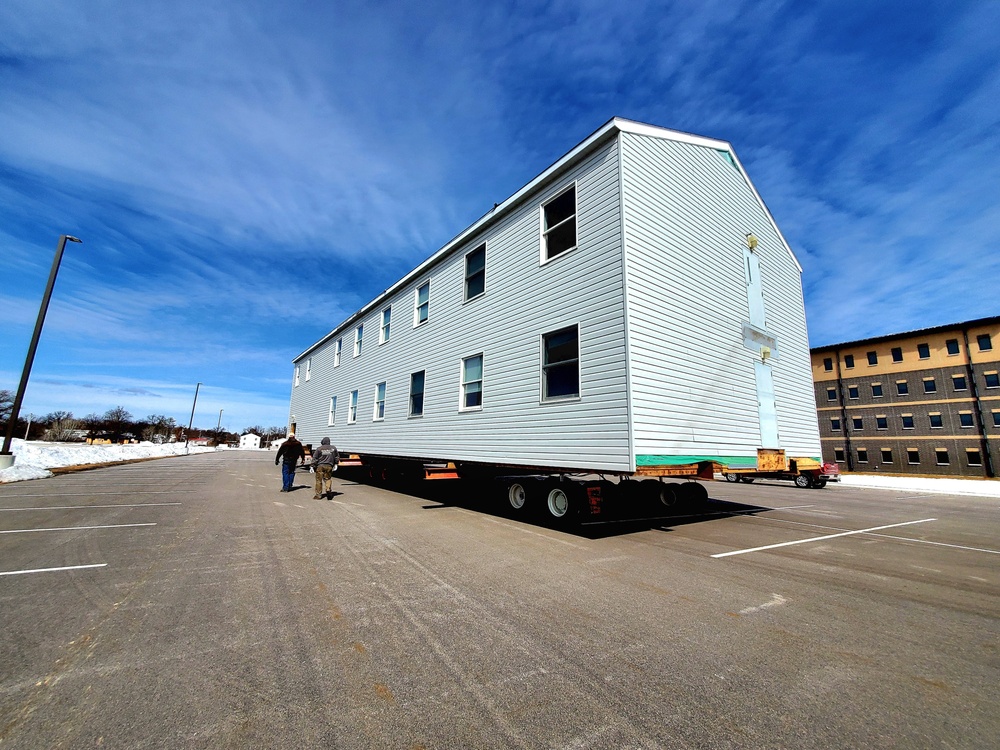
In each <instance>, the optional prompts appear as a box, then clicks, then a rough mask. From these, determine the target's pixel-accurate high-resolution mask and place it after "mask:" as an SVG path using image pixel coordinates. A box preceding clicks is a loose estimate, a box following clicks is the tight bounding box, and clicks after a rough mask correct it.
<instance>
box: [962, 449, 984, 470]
mask: <svg viewBox="0 0 1000 750" xmlns="http://www.w3.org/2000/svg"><path fill="white" fill-rule="evenodd" d="M965 460H966V461H967V462H968V464H969V466H982V465H983V456H982V454H981V453H980V452H979V450H978V449H977V448H966V449H965Z"/></svg>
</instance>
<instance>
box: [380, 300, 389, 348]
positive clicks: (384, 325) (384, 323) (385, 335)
mask: <svg viewBox="0 0 1000 750" xmlns="http://www.w3.org/2000/svg"><path fill="white" fill-rule="evenodd" d="M391 325H392V305H389V306H388V307H386V308H385V309H383V310H382V316H381V320H380V325H379V329H378V345H379V346H382V344H387V343H389V333H390V328H391Z"/></svg>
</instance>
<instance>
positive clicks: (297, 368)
mask: <svg viewBox="0 0 1000 750" xmlns="http://www.w3.org/2000/svg"><path fill="white" fill-rule="evenodd" d="M298 384H299V365H295V385H296V387H297V386H298Z"/></svg>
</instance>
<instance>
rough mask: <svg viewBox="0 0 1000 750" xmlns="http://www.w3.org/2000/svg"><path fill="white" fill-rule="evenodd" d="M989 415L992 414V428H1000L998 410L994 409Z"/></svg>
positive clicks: (999, 411)
mask: <svg viewBox="0 0 1000 750" xmlns="http://www.w3.org/2000/svg"><path fill="white" fill-rule="evenodd" d="M991 414H993V426H994V427H1000V409H994V410H993V411H992V412H991Z"/></svg>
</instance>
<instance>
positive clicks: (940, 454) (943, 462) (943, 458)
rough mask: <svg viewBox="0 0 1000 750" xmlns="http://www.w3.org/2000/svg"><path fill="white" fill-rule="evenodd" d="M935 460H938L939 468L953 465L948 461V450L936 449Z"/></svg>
mask: <svg viewBox="0 0 1000 750" xmlns="http://www.w3.org/2000/svg"><path fill="white" fill-rule="evenodd" d="M934 458H936V459H937V464H938V466H947V465H948V464H950V463H951V461H949V460H948V449H947V448H935V449H934Z"/></svg>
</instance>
